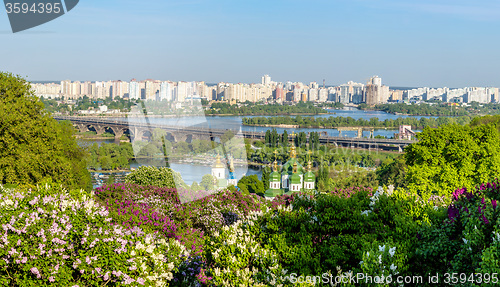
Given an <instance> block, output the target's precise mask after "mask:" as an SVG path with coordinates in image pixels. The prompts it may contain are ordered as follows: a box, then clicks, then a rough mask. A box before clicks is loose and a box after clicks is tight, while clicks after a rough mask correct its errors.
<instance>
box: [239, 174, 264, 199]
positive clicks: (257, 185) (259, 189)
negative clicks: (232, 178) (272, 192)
mask: <svg viewBox="0 0 500 287" xmlns="http://www.w3.org/2000/svg"><path fill="white" fill-rule="evenodd" d="M238 187H239V188H240V189H241V192H242V193H243V194H249V193H255V194H260V195H263V194H264V191H265V189H264V184H262V181H260V180H259V177H258V176H257V175H255V174H254V175H247V176H244V177H242V178H241V179H240V180H239V181H238Z"/></svg>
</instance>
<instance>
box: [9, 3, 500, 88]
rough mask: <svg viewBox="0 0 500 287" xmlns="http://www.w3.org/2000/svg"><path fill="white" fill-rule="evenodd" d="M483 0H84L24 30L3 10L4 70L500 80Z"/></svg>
mask: <svg viewBox="0 0 500 287" xmlns="http://www.w3.org/2000/svg"><path fill="white" fill-rule="evenodd" d="M477 2H480V4H479V3H477ZM477 2H476V3H474V2H473V1H462V0H455V1H445V0H433V1H430V0H419V1H402V0H380V1H376V0H344V1H334V0H329V1H319V0H276V1H275V0H268V1H260V0H247V1H241V0H220V1H212V0H206V1H203V0H199V1H195V0H193V1H191V0H184V1H168V0H142V1H128V0H120V1H115V0H106V1H95V0H81V1H80V3H79V4H78V6H76V7H75V8H74V9H73V10H72V11H70V12H69V13H68V14H66V15H64V16H62V17H60V18H58V19H56V20H54V21H52V22H50V23H47V24H44V25H42V26H39V27H36V28H33V29H31V30H28V31H25V32H20V33H16V34H12V32H11V31H10V24H9V22H8V18H7V13H6V12H5V10H0V70H2V71H10V72H13V73H16V74H20V75H22V76H26V77H27V78H28V79H29V80H34V81H37V80H62V79H70V80H118V79H121V80H130V79H132V78H137V79H146V78H154V79H160V80H174V81H177V80H186V81H192V80H195V81H202V80H204V81H206V82H209V83H215V82H219V81H225V82H233V83H236V82H245V83H251V82H259V81H260V77H261V76H262V75H263V74H269V75H271V77H272V79H273V80H276V81H283V82H284V81H288V80H290V81H302V82H307V83H308V82H310V81H317V82H322V81H323V79H326V83H327V84H329V85H336V84H342V83H345V82H347V81H349V80H352V81H356V82H366V80H367V79H368V78H369V77H370V76H373V75H379V76H380V77H382V80H383V83H384V84H387V85H392V86H410V87H413V86H429V87H442V86H447V87H465V86H496V87H500V73H499V64H500V53H499V51H500V49H499V44H500V43H499V42H500V38H499V33H500V32H498V27H500V25H499V24H500V3H499V1H491V0H483V1H477Z"/></svg>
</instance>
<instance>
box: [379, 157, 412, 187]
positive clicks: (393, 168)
mask: <svg viewBox="0 0 500 287" xmlns="http://www.w3.org/2000/svg"><path fill="white" fill-rule="evenodd" d="M376 174H377V179H378V181H379V182H380V184H383V185H387V186H388V185H391V184H392V185H394V186H395V187H405V186H406V181H405V175H406V162H405V159H404V156H402V155H401V156H399V157H397V158H395V159H394V160H390V161H389V162H384V163H383V164H382V165H381V166H380V167H379V168H378V169H377V170H376Z"/></svg>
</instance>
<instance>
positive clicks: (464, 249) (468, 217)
mask: <svg viewBox="0 0 500 287" xmlns="http://www.w3.org/2000/svg"><path fill="white" fill-rule="evenodd" d="M499 187H500V185H499V182H498V180H494V181H493V182H490V183H486V184H481V185H479V186H477V187H476V188H475V189H474V190H468V189H467V188H460V189H457V190H455V192H453V194H452V198H451V204H450V205H449V206H448V209H447V214H445V215H444V216H443V217H442V223H441V224H439V225H438V224H434V225H430V226H425V227H424V228H423V229H422V230H421V232H419V236H420V241H419V246H418V248H417V251H416V253H417V255H418V256H419V258H420V259H419V260H421V261H422V262H423V263H425V264H423V267H424V268H425V270H432V271H433V272H440V273H443V274H444V273H446V272H449V273H452V272H457V273H474V272H482V273H488V272H489V273H492V272H493V271H495V270H496V271H495V272H497V271H500V268H499V265H498V261H497V258H498V253H496V252H497V251H498V246H499V245H498V239H499V237H497V234H498V233H497V232H498V230H499V227H500V221H499V219H500V217H499V211H498V203H497V202H498V200H500V193H499Z"/></svg>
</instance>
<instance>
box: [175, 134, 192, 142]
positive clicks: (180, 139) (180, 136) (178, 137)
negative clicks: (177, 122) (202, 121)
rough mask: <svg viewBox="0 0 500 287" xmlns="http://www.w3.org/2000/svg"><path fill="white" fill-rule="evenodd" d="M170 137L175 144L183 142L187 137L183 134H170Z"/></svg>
mask: <svg viewBox="0 0 500 287" xmlns="http://www.w3.org/2000/svg"><path fill="white" fill-rule="evenodd" d="M172 136H173V137H174V138H175V142H185V141H186V140H187V136H188V135H187V134H183V133H175V134H172Z"/></svg>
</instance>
